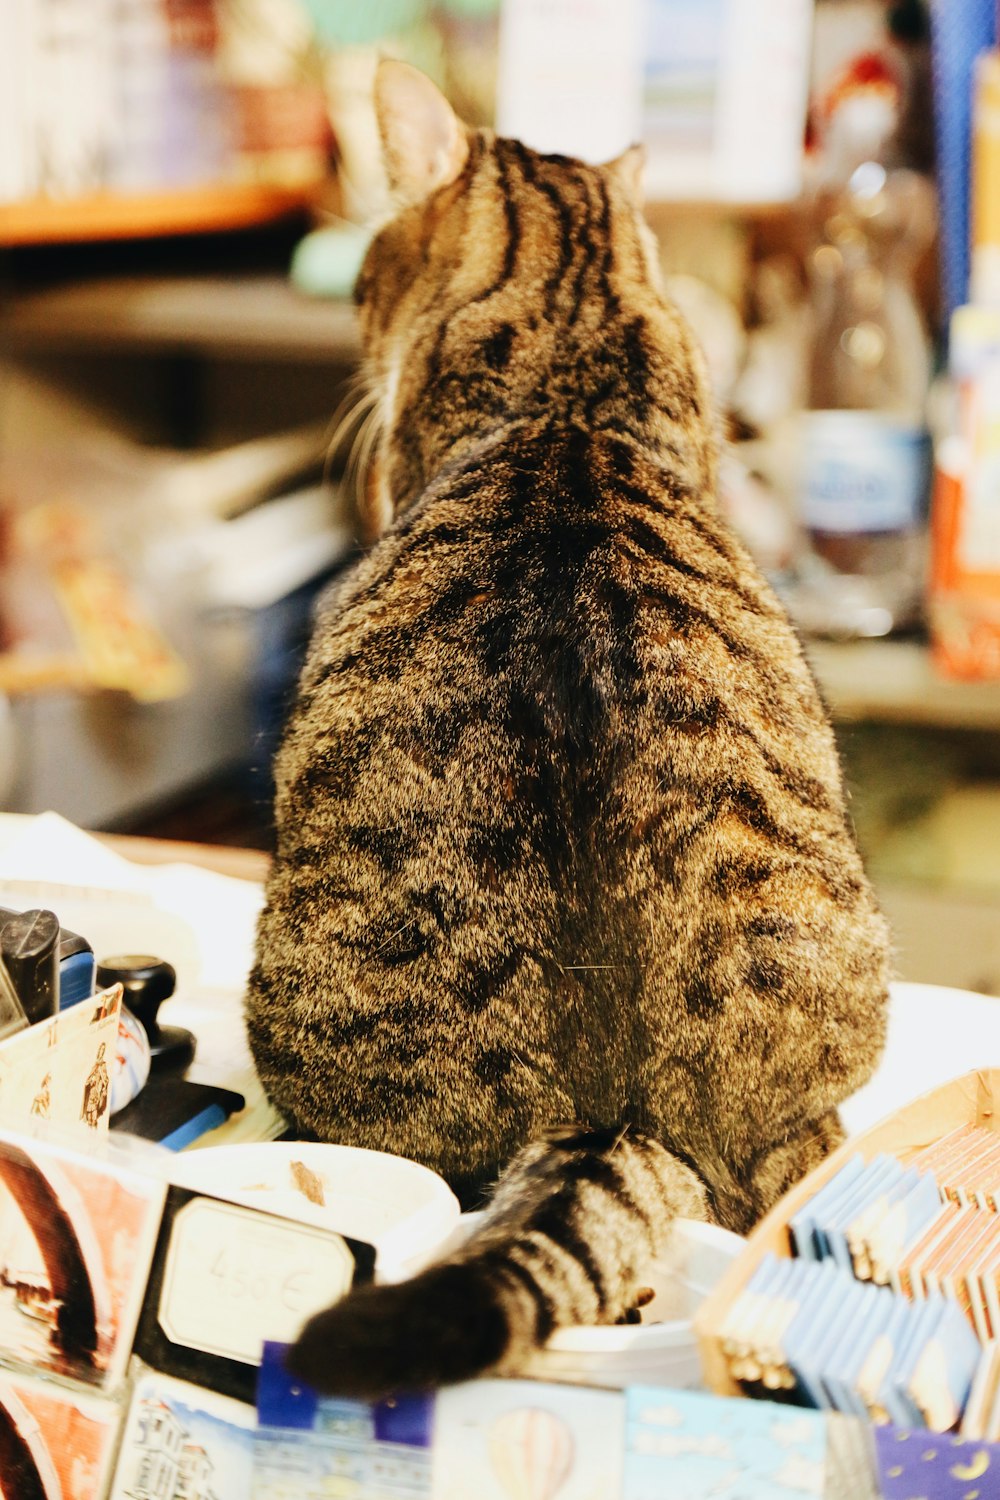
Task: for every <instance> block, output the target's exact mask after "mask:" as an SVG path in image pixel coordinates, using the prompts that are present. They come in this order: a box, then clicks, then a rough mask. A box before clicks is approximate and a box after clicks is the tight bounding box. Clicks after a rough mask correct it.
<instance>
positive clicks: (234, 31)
mask: <svg viewBox="0 0 1000 1500" xmlns="http://www.w3.org/2000/svg"><path fill="white" fill-rule="evenodd" d="M996 45H997V5H996V3H995V0H893V3H890V0H815V3H814V0H441V3H428V0H364V3H362V0H3V3H2V8H0V809H2V810H6V811H11V812H25V813H32V812H39V811H42V810H44V809H49V808H51V809H54V810H56V811H58V812H60V813H62V814H63V815H64V816H66V817H68V818H70V819H72V820H73V821H75V822H77V823H78V824H80V825H82V826H84V827H88V828H92V829H102V830H117V831H125V832H135V833H146V834H154V835H163V836H173V837H180V838H187V839H192V840H196V841H205V842H221V843H231V844H236V845H248V846H253V847H259V848H267V847H268V843H269V839H270V813H269V803H270V795H271V787H270V771H269V767H270V761H271V756H272V754H273V751H274V747H275V743H276V740H277V736H278V734H279V732H280V727H281V723H282V719H283V715H284V713H285V710H286V707H287V704H288V701H289V695H290V693H291V691H292V689H293V686H294V682H295V678H296V674H297V671H298V667H299V664H300V662H301V656H302V651H303V647H304V643H305V639H306V636H307V633H308V627H309V619H310V611H311V608H312V605H313V601H314V600H315V598H316V595H317V593H318V592H319V591H320V590H322V589H323V588H324V587H325V586H326V585H327V584H328V583H329V582H330V581H331V580H332V579H334V578H335V577H336V575H337V573H338V571H339V570H341V569H342V568H343V567H344V566H346V565H347V564H348V563H349V562H350V560H351V559H352V558H353V557H355V556H356V555H357V553H358V550H359V549H358V543H357V540H356V524H355V497H356V492H357V487H358V485H359V484H362V483H363V482H364V472H365V456H366V452H367V448H368V446H369V445H370V442H371V438H372V432H371V428H370V425H369V424H366V422H365V419H364V410H365V408H364V407H363V405H359V404H358V398H359V388H358V385H357V381H356V374H357V363H358V345H357V336H356V331H355V327H354V320H353V315H352V310H351V305H350V301H349V294H350V289H351V285H352V282H353V278H354V275H355V272H356V269H357V266H358V264H359V262H360V258H361V256H362V254H363V251H364V246H365V243H366V240H367V236H368V233H369V230H368V228H367V226H369V225H370V224H371V223H373V222H374V221H376V220H377V218H378V215H379V214H380V213H381V212H382V211H383V210H384V208H385V205H386V201H387V199H386V189H385V184H384V181H383V180H382V175H381V168H380V164H379V156H378V144H377V137H376V132H375V125H374V118H373V114H372V106H371V78H372V74H373V70H374V67H375V64H376V61H377V59H378V57H379V56H380V55H382V54H391V55H394V56H400V57H405V58H407V59H409V60H411V61H413V62H414V63H416V64H418V65H419V66H420V67H421V68H423V69H425V70H426V71H427V72H428V73H430V74H431V75H432V76H433V77H434V78H435V79H436V80H437V81H438V83H439V84H440V85H441V87H442V88H443V89H444V90H445V92H446V93H447V94H448V96H449V97H450V99H451V100H452V102H453V103H454V104H455V106H456V108H457V109H458V110H459V111H460V113H461V114H462V115H463V116H464V117H465V118H466V119H467V120H468V121H470V122H471V123H474V124H480V125H488V126H493V125H495V126H496V128H497V129H499V130H501V131H502V132H503V133H505V134H514V135H519V136H521V137H522V138H523V139H524V140H526V141H527V142H528V143H529V144H530V145H532V146H535V147H536V148H538V149H541V150H546V151H562V152H566V153H569V154H573V155H578V156H582V157H584V158H585V159H588V160H594V161H600V160H604V159H607V158H610V157H612V156H614V155H616V154H617V153H618V152H619V151H621V150H623V149H624V148H625V147H626V146H627V145H629V144H630V143H631V142H633V141H634V140H637V139H641V140H643V141H644V142H645V143H646V147H647V169H646V183H647V195H648V199H649V203H648V212H649V218H650V221H651V223H652V225H653V228H654V230H655V233H656V236H657V239H658V242H659V246H660V252H661V257H662V263H663V270H664V275H665V277H666V279H667V284H668V287H669V289H670V291H671V294H672V295H673V296H674V297H675V298H676V300H677V301H678V302H679V303H680V304H681V306H682V308H683V309H684V311H685V312H686V314H687V315H688V317H689V319H690V320H691V322H692V324H693V326H694V328H695V330H696V332H697V334H698V336H699V338H700V340H701V342H702V344H703V346H704V348H705V351H706V354H707V356H708V360H709V365H710V370H711V374H712V379H713V383H714V387H715V394H716V398H717V401H718V406H719V410H720V413H721V417H722V423H723V428H724V432H725V437H726V452H725V460H724V465H723V495H722V500H721V503H722V504H723V506H724V507H725V509H726V511H727V513H728V514H729V516H730V517H731V519H732V521H733V524H734V525H735V526H736V527H737V528H738V530H739V531H740V532H741V533H742V535H743V536H744V538H745V539H746V541H747V543H748V544H749V546H750V547H751V549H752V550H753V552H754V553H755V555H756V556H757V558H758V559H759V561H760V563H761V565H762V566H763V568H764V569H765V570H766V572H767V573H768V575H769V576H770V577H771V578H772V580H773V581H774V583H775V585H776V587H777V588H778V589H779V590H780V592H781V593H782V595H783V597H784V598H785V600H786V601H787V603H788V606H789V608H790V610H791V611H792V614H793V616H794V618H795V619H796V621H797V622H798V624H799V627H800V629H801V631H802V633H803V636H804V638H805V639H806V642H807V646H808V650H809V653H810V656H811V658H812V660H813V662H814V665H815V668H816V670H817V673H818V675H819V678H820V682H821V685H822V687H823V689H824V692H825V694H826V697H827V699H828V702H829V703H830V706H831V709H832V712H833V714H834V718H835V721H836V725H837V730H838V735H839V737H840V742H841V746H842V749H843V753H844V757H845V762H846V766H847V772H848V778H849V782H850V787H851V793H852V803H851V806H852V811H853V815H854V818H855V822H856V825H857V828H858V833H859V837H860V840H861V843H862V846H863V849H864V852H865V855H866V857H867V859H868V862H869V866H870V869H871V871H872V873H873V875H874V877H875V879H876V883H877V885H878V887H879V891H880V894H881V897H882V900H883V903H884V905H885V907H886V909H887V911H888V914H889V916H890V918H891V920H892V921H893V923H894V926H895V929H896V933H897V941H898V945H899V953H900V968H901V970H902V973H903V977H906V978H910V979H922V980H928V981H936V982H943V983H951V984H956V985H962V986H965V987H967V988H970V989H980V990H983V991H987V992H991V993H1000V922H998V921H997V915H998V911H1000V905H998V903H1000V53H998V52H997V51H996V50H995V49H996Z"/></svg>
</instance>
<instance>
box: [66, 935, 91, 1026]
mask: <svg viewBox="0 0 1000 1500" xmlns="http://www.w3.org/2000/svg"><path fill="white" fill-rule="evenodd" d="M69 936H71V937H74V938H76V934H75V933H71V934H69ZM76 941H77V942H78V943H81V944H82V943H83V942H84V939H83V938H76ZM62 951H63V953H64V954H65V956H64V957H62V958H61V959H60V960H59V1009H60V1010H66V1009H67V1008H68V1007H69V1006H70V1005H79V1003H80V1001H81V1000H89V999H90V997H91V995H92V994H93V993H94V954H93V951H92V949H91V948H90V947H89V945H88V946H86V947H80V948H77V949H75V950H74V951H72V952H70V953H66V952H65V944H64V945H63V949H62Z"/></svg>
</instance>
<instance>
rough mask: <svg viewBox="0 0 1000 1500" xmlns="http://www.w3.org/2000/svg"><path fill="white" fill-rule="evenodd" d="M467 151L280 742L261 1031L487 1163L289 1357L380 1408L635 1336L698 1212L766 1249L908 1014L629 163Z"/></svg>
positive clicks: (406, 251)
mask: <svg viewBox="0 0 1000 1500" xmlns="http://www.w3.org/2000/svg"><path fill="white" fill-rule="evenodd" d="M401 66H402V65H398V64H396V65H392V64H385V65H383V68H382V71H381V73H380V75H379V86H380V88H381V91H382V93H381V98H380V105H381V108H382V127H383V134H384V135H385V137H386V139H387V142H389V141H391V139H392V136H393V130H394V125H393V121H392V118H391V113H392V112H391V96H392V92H393V87H394V80H397V79H398V70H399V69H400V68H401ZM406 71H407V72H409V70H406ZM414 76H416V75H414ZM409 83H411V84H412V78H411V79H410V80H409ZM428 87H429V86H428ZM437 98H438V99H439V96H437ZM425 102H426V101H425ZM433 107H434V108H438V105H434V106H433ZM440 108H442V109H446V108H447V106H444V104H443V101H440ZM451 119H453V117H451ZM436 123H437V125H438V126H439V127H440V128H441V129H442V130H444V129H445V128H446V127H447V129H450V128H451V127H450V126H448V125H447V122H444V124H442V122H441V121H440V120H439V121H437V122H436ZM446 138H447V140H448V142H449V145H448V152H450V155H449V156H448V160H449V161H450V163H451V165H450V167H449V168H448V172H447V175H446V176H445V178H444V180H439V179H436V180H435V181H434V182H433V183H432V185H431V190H430V192H429V194H427V193H424V194H420V193H417V194H416V201H413V202H411V203H410V204H409V206H404V207H403V208H402V209H401V211H400V213H399V214H398V215H397V217H396V218H395V219H394V220H393V221H392V222H391V223H389V224H388V225H387V226H386V227H385V228H384V229H383V230H382V231H381V232H380V234H379V235H378V236H377V237H376V239H375V241H374V244H373V246H372V248H371V250H370V252H369V255H368V258H367V260H366V262H365V265H364V267H363V270H362V273H361V277H360V280H359V288H358V296H359V302H360V315H361V321H362V329H363V334H364V339H365V346H366V351H367V356H368V364H369V369H370V373H371V378H372V379H373V381H374V382H375V383H376V386H377V388H378V389H379V390H380V391H381V392H382V394H383V402H384V417H385V431H384V435H383V438H382V442H381V449H380V454H379V460H378V473H379V480H378V486H377V489H376V491H375V495H376V503H375V506H374V511H375V513H376V514H379V513H381V514H383V515H385V516H386V517H388V522H387V525H386V526H385V529H384V531H383V532H382V534H381V536H380V537H379V539H378V540H377V542H376V543H375V545H374V546H373V547H372V548H371V550H370V551H369V552H368V553H367V555H366V556H365V557H364V558H363V560H362V561H361V562H360V564H359V565H358V566H357V568H356V569H355V571H354V572H353V574H352V575H351V577H350V579H349V581H348V582H347V584H346V585H345V586H344V587H343V588H342V589H341V591H340V592H339V593H338V595H337V597H336V598H335V599H334V600H332V601H331V603H330V605H329V607H328V608H327V609H326V611H324V613H323V614H322V616H321V618H320V620H319V622H318V626H317V630H316V632H315V636H314V639H313V642H312V646H311V650H310V654H309V658H308V661H307V664H306V668H305V671H304V674H303V678H302V682H301V687H300V694H299V699H298V703H297V705H296V707H295V709H294V712H293V714H292V717H291V720H290V722H289V725H288V729H287V732H286V736H285V740H284V744H283V747H282V750H281V752H280V755H279V758H278V762H277V783H278V793H277V803H276V812H277V823H278V850H277V856H276V859H275V861H274V865H273V870H272V873H271V876H270V880H269V884H268V891H267V905H266V908H265V911H264V913H263V915H262V918H261V924H260V931H259V942H258V955H257V963H256V966H255V969H254V972H253V975H252V977H251V984H250V992H249V997H248V1010H247V1018H248V1028H249V1035H250V1040H251V1044H252V1047H253V1051H254V1055H255V1058H256V1061H257V1065H258V1068H259V1071H260V1074H261V1077H262V1079H263V1081H264V1083H265V1086H266V1087H267V1089H268V1091H269V1093H270V1094H271V1096H272V1097H273V1099H274V1100H275V1102H276V1103H277V1104H278V1106H279V1107H280V1108H281V1109H282V1110H283V1111H284V1112H285V1113H286V1115H287V1116H288V1117H289V1118H290V1119H291V1120H292V1121H293V1122H294V1123H295V1125H296V1127H297V1128H298V1130H299V1131H300V1132H301V1133H302V1134H303V1135H307V1136H315V1137H319V1138H322V1139H328V1140H336V1141H343V1142H349V1143H352V1144H355V1145H360V1146H368V1147H373V1148H376V1149H383V1150H390V1151H395V1152H399V1153H401V1154H403V1155H406V1156H410V1157H413V1158H415V1159H416V1160H418V1161H422V1162H425V1163H427V1164H428V1165H430V1166H432V1167H434V1168H436V1169H437V1170H439V1171H441V1172H442V1173H443V1174H444V1175H445V1176H446V1177H447V1178H448V1179H449V1180H450V1181H451V1182H452V1183H453V1185H454V1186H455V1187H456V1190H457V1191H458V1192H459V1193H460V1196H461V1197H462V1198H463V1201H464V1202H465V1203H466V1204H478V1203H479V1201H480V1199H481V1195H482V1193H483V1191H484V1189H485V1188H486V1187H487V1186H488V1185H489V1184H490V1183H492V1182H493V1181H495V1180H496V1178H497V1177H498V1176H501V1174H504V1172H505V1169H507V1170H506V1175H503V1176H501V1183H500V1187H499V1189H498V1190H497V1193H496V1195H495V1197H494V1199H493V1204H492V1207H491V1210H490V1213H489V1215H488V1217H487V1220H486V1224H485V1227H484V1229H483V1231H482V1234H481V1235H480V1236H479V1237H478V1238H477V1240H476V1241H475V1242H473V1243H472V1244H471V1245H470V1246H469V1247H467V1248H466V1250H465V1251H464V1252H463V1253H462V1254H461V1255H460V1256H458V1257H456V1259H455V1260H454V1261H452V1262H450V1263H449V1264H448V1266H447V1267H443V1268H438V1269H436V1270H434V1271H432V1272H430V1273H427V1277H426V1278H425V1279H424V1280H423V1281H418V1282H416V1283H410V1284H407V1285H406V1286H405V1287H403V1288H397V1289H392V1290H389V1289H384V1290H376V1291H371V1292H363V1293H359V1294H357V1295H356V1296H354V1297H352V1298H349V1299H348V1300H347V1302H345V1303H343V1304H341V1305H340V1306H339V1307H338V1308H336V1309H333V1310H332V1311H331V1312H329V1313H327V1314H324V1315H322V1317H321V1318H320V1319H318V1320H317V1321H316V1323H315V1324H314V1325H313V1326H312V1327H311V1328H310V1329H309V1330H307V1333H306V1335H305V1336H304V1337H303V1340H302V1342H301V1344H300V1345H299V1348H298V1352H297V1355H296V1367H297V1368H298V1370H299V1373H300V1374H302V1375H303V1376H305V1377H307V1378H309V1379H311V1380H312V1381H313V1382H314V1383H316V1384H318V1385H319V1386H321V1387H322V1388H323V1389H326V1390H331V1391H333V1390H336V1391H343V1392H355V1393H358V1394H366V1395H372V1394H377V1393H379V1392H381V1391H384V1390H387V1389H389V1388H391V1387H393V1386H403V1385H407V1384H420V1385H433V1384H437V1383H440V1382H441V1381H442V1380H449V1379H458V1378H462V1377H464V1376H466V1375H469V1374H472V1373H475V1372H478V1371H479V1370H483V1369H487V1368H498V1369H503V1370H514V1369H516V1368H517V1367H518V1362H519V1360H521V1359H523V1357H524V1351H525V1350H526V1349H527V1348H530V1347H532V1346H533V1345H534V1344H535V1343H537V1342H539V1341H540V1340H542V1339H543V1338H544V1337H545V1336H546V1335H547V1333H548V1332H549V1331H550V1330H551V1329H552V1328H555V1327H557V1326H561V1325H564V1324H566V1323H567V1322H572V1321H574V1320H577V1319H585V1320H593V1319H595V1318H596V1319H601V1320H612V1319H614V1318H616V1317H618V1316H619V1315H620V1314H621V1313H622V1312H623V1311H624V1310H625V1309H626V1308H627V1306H628V1303H629V1300H630V1298H631V1296H632V1294H633V1292H634V1290H635V1286H636V1283H637V1279H638V1278H640V1276H641V1268H642V1266H643V1265H645V1264H647V1263H648V1260H649V1258H650V1256H651V1255H652V1254H653V1253H655V1251H656V1249H657V1248H659V1247H660V1246H661V1245H662V1243H663V1240H664V1236H665V1234H666V1231H667V1227H668V1224H669V1221H670V1219H671V1217H672V1216H673V1215H674V1214H675V1213H677V1212H678V1211H683V1212H685V1213H690V1212H699V1213H705V1214H707V1215H709V1216H711V1217H713V1218H715V1219H716V1220H717V1221H718V1222H720V1223H723V1224H725V1225H728V1226H729V1227H732V1228H734V1229H738V1230H745V1229H747V1228H748V1227H749V1226H750V1225H751V1224H752V1223H753V1222H754V1221H755V1220H756V1218H757V1217H759V1215H760V1214H761V1213H762V1212H763V1211H764V1210H765V1209H766V1208H767V1207H768V1206H769V1205H770V1204H771V1203H772V1202H773V1201H774V1199H775V1198H776V1197H777V1196H778V1195H779V1194H780V1193H781V1192H782V1191H783V1190H784V1189H785V1188H786V1187H787V1186H788V1185H789V1184H790V1183H791V1182H793V1181H794V1180H795V1179H796V1178H797V1177H798V1176H799V1175H801V1173H802V1172H803V1171H805V1170H807V1169H808V1167H809V1166H811V1165H812V1164H813V1163H814V1162H815V1161H817V1160H819V1159H820V1157H821V1156H822V1155H823V1154H824V1153H825V1152H826V1151H827V1150H828V1149H829V1148H830V1146H831V1145H832V1144H834V1143H835V1142H836V1140H837V1139H838V1133H839V1126H838V1123H837V1119H836V1112H835V1111H836V1105H837V1103H838V1102H839V1101H840V1100H841V1099H843V1098H844V1097H845V1096H846V1095H847V1094H848V1093H850V1092H851V1091H852V1090H854V1089H855V1088H857V1087H858V1086H859V1085H860V1084H861V1083H863V1082H864V1081H865V1079H867V1078H868V1077H869V1075H870V1074H871V1072H872V1070H873V1068H874V1066H875V1063H876V1061H877V1058H878V1055H879V1052H880V1049H881V1045H882V1041H883V1036H884V1027H885V1003H886V989H887V977H888V957H887V953H888V944H887V935H886V929H885V926H884V923H883V921H882V919H881V917H880V915H879V914H878V912H877V910H876V907H875V904H874V901H873V897H872V894H871V890H870V888H869V886H868V883H867V881H866V879H865V876H864V873H863V870H862V867H861V863H860V859H859V856H858V853H857V850H856V847H855V845H854V842H853V838H852V835H851V832H850V829H849V825H848V822H847V818H846V813H845V805H844V795H843V790H842V786H841V780H840V772H839V768H838V763H837V757H836V752H835V747H834V741H833V736H832V732H831V730H830V727H829V724H828V721H827V717H826V714H825V712H824V709H823V707H822V704H821V702H820V699H819V695H818V693H817V691H816V688H815V685H814V683H813V680H812V677H811V675H810V672H809V670H808V668H807V666H806V663H805V660H804V658H803V655H802V651H801V649H800V646H799V643H798V641H797V639H796V637H795V634H794V632H793V631H792V629H791V627H790V626H789V624H788V621H787V619H786V617H785V615H784V612H783V610H782V609H781V607H780V605H779V604H778V602H777V600H776V599H775V597H774V595H773V594H772V592H771V590H770V588H769V587H768V585H767V584H766V582H765V581H764V580H763V579H762V577H761V576H760V574H759V573H758V571H757V570H756V568H755V566H754V565H753V563H752V562H751V560H750V559H749V557H748V556H747V554H746V552H745V550H744V549H743V547H742V546H741V544H740V543H739V541H738V540H737V539H736V538H735V537H734V536H733V534H732V533H731V532H730V530H729V529H728V527H727V526H726V524H725V523H724V522H723V521H722V520H721V519H720V518H719V517H718V515H717V513H716V507H715V497H714V496H715V469H716V450H715V442H714V438H713V431H712V419H711V414H710V409H709V402H708V398H707V394H706V389H705V383H704V378H703V374H702V369H701V361H700V358H699V356H698V353H697V351H696V349H695V347H694V345H693V343H692V340H691V337H690V335H689V333H688V332H687V330H686V328H685V327H684V325H683V323H682V322H681V320H680V318H679V316H678V314H677V313H676V311H675V310H674V309H673V308H672V307H671V306H670V304H669V303H668V302H667V301H666V300H665V299H664V297H663V295H662V293H661V291H660V290H659V287H658V283H657V278H656V272H655V267H654V263H653V258H652V253H651V248H650V241H649V236H648V232H647V231H646V229H645V227H644V225H643V222H642V219H641V214H640V212H639V210H638V208H637V206H636V204H635V201H634V197H633V192H632V187H631V177H632V175H633V173H632V170H631V166H630V163H629V162H628V161H625V162H623V163H615V164H611V166H609V167H605V168H598V167H589V166H584V165H582V164H580V163H578V162H573V161H568V160H566V159H563V158H559V157H544V156H540V155H537V154H535V153H533V152H531V151H528V150H527V149H526V148H525V147H523V146H522V145H520V144H519V143H517V142H516V141H509V140H503V139H496V138H494V137H492V136H491V135H489V134H487V133H483V132H479V133H475V134H471V135H468V136H466V135H465V134H464V132H462V134H461V137H460V138H456V137H455V136H454V135H448V136H447V137H446ZM456 140H457V144H456ZM441 155H442V153H441V152H439V153H438V155H437V156H436V157H435V158H434V160H435V161H436V160H438V158H439V157H440V156H441ZM390 159H392V153H391V152H390ZM569 1122H577V1128H576V1129H575V1131H571V1132H570V1133H569V1134H568V1135H562V1136H560V1135H558V1134H557V1135H556V1136H553V1135H552V1134H551V1128H552V1127H553V1126H555V1125H560V1124H567V1123H569ZM531 1142H535V1143H536V1144H534V1145H531V1144H528V1143H531ZM508 1164H511V1165H510V1166H509V1167H508ZM477 1309H478V1312H477Z"/></svg>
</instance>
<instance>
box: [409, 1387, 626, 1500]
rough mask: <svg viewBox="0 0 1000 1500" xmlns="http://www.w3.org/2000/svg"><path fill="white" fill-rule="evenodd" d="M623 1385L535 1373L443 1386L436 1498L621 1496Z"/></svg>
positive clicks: (437, 1418) (598, 1499) (583, 1499)
mask: <svg viewBox="0 0 1000 1500" xmlns="http://www.w3.org/2000/svg"><path fill="white" fill-rule="evenodd" d="M624 1436H625V1401H624V1397H623V1396H622V1394H621V1392H618V1391H596V1390H584V1389H582V1388H578V1387H575V1386H558V1385H547V1384H544V1383H543V1382H541V1381H533V1380H478V1381H474V1382H472V1383H470V1384H468V1385H460V1386H454V1387H452V1388H451V1389H449V1390H446V1391H442V1392H441V1394H440V1395H439V1396H438V1398H437V1403H436V1407H435V1413H434V1458H433V1482H432V1488H431V1493H432V1496H433V1500H469V1496H470V1495H474V1496H475V1497H476V1500H617V1497H618V1496H619V1495H620V1494H621V1476H622V1456H623V1449H624Z"/></svg>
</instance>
